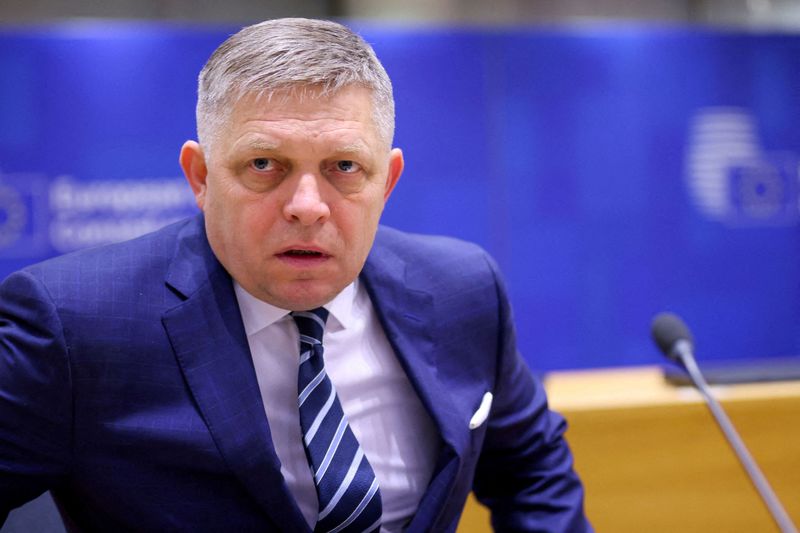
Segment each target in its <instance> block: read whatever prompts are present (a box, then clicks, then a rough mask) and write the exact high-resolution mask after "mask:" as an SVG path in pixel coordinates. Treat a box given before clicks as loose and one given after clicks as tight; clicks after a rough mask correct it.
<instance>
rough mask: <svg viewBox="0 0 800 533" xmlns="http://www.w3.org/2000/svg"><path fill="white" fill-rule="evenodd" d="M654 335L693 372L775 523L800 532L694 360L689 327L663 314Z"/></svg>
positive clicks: (784, 532) (667, 352)
mask: <svg viewBox="0 0 800 533" xmlns="http://www.w3.org/2000/svg"><path fill="white" fill-rule="evenodd" d="M651 333H652V336H653V340H654V341H655V343H656V345H658V347H659V349H660V350H661V351H662V352H663V353H664V355H666V356H667V357H668V358H669V359H671V360H673V361H675V362H677V363H678V364H680V365H682V366H683V367H684V368H685V369H686V371H687V372H688V373H689V376H690V377H691V379H692V381H693V382H694V384H695V386H696V387H697V389H698V391H699V392H700V395H701V396H702V397H703V398H704V399H705V401H706V405H707V406H708V408H709V410H710V411H711V414H712V415H714V419H715V420H716V422H717V425H718V426H719V427H720V429H721V430H722V433H723V434H724V435H725V438H726V439H727V441H728V444H730V445H731V447H732V448H733V451H734V452H736V456H737V457H738V459H739V462H740V463H741V464H742V466H743V467H744V469H745V471H746V472H747V475H748V476H749V477H750V481H752V483H753V485H755V487H756V490H758V494H759V495H760V496H761V499H762V500H763V501H764V503H765V504H766V506H767V509H769V512H770V514H771V515H772V519H773V520H775V523H776V524H777V525H778V528H780V530H781V532H782V533H797V529H796V528H795V526H794V524H793V523H792V520H791V519H790V518H789V515H788V514H787V513H786V510H785V509H784V508H783V506H782V505H781V502H780V500H778V497H777V496H776V495H775V492H774V491H773V490H772V487H770V485H769V482H767V479H766V478H765V477H764V474H762V473H761V470H760V469H759V468H758V465H757V464H756V462H755V461H754V460H753V457H752V456H751V455H750V452H749V451H748V450H747V447H746V446H745V445H744V442H743V441H742V439H741V437H740V436H739V434H738V433H737V431H736V429H735V428H734V427H733V423H732V422H731V421H730V419H729V418H728V415H727V414H726V413H725V411H724V410H723V409H722V406H721V405H720V404H719V402H718V401H717V400H716V398H714V396H713V394H711V389H710V388H709V386H708V383H706V380H705V378H704V377H703V374H702V372H700V368H699V367H698V366H697V362H696V361H695V359H694V339H693V338H692V334H691V332H690V331H689V328H688V327H686V324H684V322H683V320H681V319H680V317H678V315H675V314H673V313H659V314H658V315H656V317H655V318H654V319H653V325H652V327H651Z"/></svg>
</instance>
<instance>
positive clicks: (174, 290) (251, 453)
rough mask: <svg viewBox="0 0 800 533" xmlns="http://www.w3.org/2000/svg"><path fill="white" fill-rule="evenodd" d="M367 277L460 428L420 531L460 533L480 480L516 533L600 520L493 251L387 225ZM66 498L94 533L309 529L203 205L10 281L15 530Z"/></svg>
mask: <svg viewBox="0 0 800 533" xmlns="http://www.w3.org/2000/svg"><path fill="white" fill-rule="evenodd" d="M362 279H363V282H364V284H365V286H366V287H367V290H368V291H369V294H370V296H371V298H372V301H373V303H374V305H375V308H376V310H377V312H378V314H379V316H380V320H381V323H382V324H383V327H384V329H385V332H386V335H387V337H388V339H389V342H390V343H391V345H392V347H393V348H394V351H395V353H396V354H397V357H398V358H399V359H400V361H401V363H402V365H403V368H405V370H406V372H407V373H408V376H409V378H410V380H411V383H412V384H413V385H414V387H415V388H416V390H417V392H418V394H419V396H420V398H421V399H422V402H423V404H424V405H425V406H426V408H427V409H428V410H429V412H430V414H431V416H432V418H433V420H434V422H435V423H436V426H437V427H438V429H439V432H440V436H441V446H440V449H439V450H438V460H437V462H436V467H435V472H434V474H433V478H432V480H431V483H430V485H429V487H428V489H427V492H426V493H425V495H424V497H423V499H422V501H421V504H420V507H419V511H418V512H417V514H416V516H415V518H414V519H413V521H412V522H411V524H410V525H409V528H408V529H409V530H412V531H452V530H454V529H455V527H456V524H457V522H458V518H459V516H460V514H461V510H462V508H463V505H464V501H465V499H466V497H467V494H468V493H469V492H470V490H473V489H474V490H475V492H476V494H477V495H478V497H479V498H480V499H481V500H482V501H483V502H484V503H486V504H487V505H488V506H489V507H490V508H491V509H492V515H493V521H494V525H495V527H496V528H497V529H498V530H505V531H512V530H514V531H554V532H580V531H585V530H587V529H588V528H589V526H588V524H586V522H585V519H584V518H583V511H582V503H583V502H582V500H583V492H582V488H581V485H580V482H579V481H578V479H577V477H576V475H575V473H574V472H573V470H572V458H571V455H570V452H569V449H568V448H567V445H566V443H565V441H564V440H563V438H562V433H563V431H564V429H565V424H564V421H563V419H562V418H561V417H559V416H558V415H556V414H554V413H552V412H550V411H549V410H548V409H547V405H546V401H545V396H544V392H543V390H542V387H541V384H540V383H539V382H538V381H536V380H535V379H533V378H532V376H531V374H530V372H529V371H528V370H527V368H526V367H525V365H524V363H523V362H522V360H521V359H520V357H519V355H518V353H517V351H516V348H515V343H514V329H513V326H512V322H511V316H510V311H509V306H508V301H507V299H506V295H505V291H504V288H503V285H502V283H501V282H500V280H499V277H498V275H497V271H496V268H495V266H494V264H493V262H492V261H491V260H490V259H489V258H488V256H487V255H486V254H485V253H484V252H483V251H481V250H480V249H479V248H477V247H475V246H473V245H469V244H466V243H462V242H459V241H455V240H452V239H445V238H432V237H421V236H412V235H408V234H404V233H400V232H398V231H395V230H391V229H387V228H381V229H380V230H379V232H378V236H377V238H376V242H375V246H374V248H373V250H372V252H371V254H370V256H369V258H368V260H367V263H366V266H365V267H364V270H363V273H362ZM487 391H488V392H492V393H493V394H494V403H493V405H492V409H491V413H490V417H489V419H488V421H487V422H486V423H484V424H482V425H481V426H479V427H478V428H476V429H473V430H470V429H469V427H468V424H469V421H470V418H471V417H472V415H473V413H474V412H475V410H476V409H477V408H478V406H479V404H480V402H481V399H482V397H483V396H484V394H485V393H486V392H487ZM48 489H50V490H51V491H52V493H53V495H54V498H55V500H56V502H57V503H58V505H59V508H60V510H61V512H62V515H63V516H64V518H65V522H66V524H67V527H68V529H71V530H76V531H124V530H147V531H169V530H181V531H193V532H202V531H220V530H225V531H273V530H281V531H307V530H308V527H307V526H306V524H305V522H304V520H303V517H302V515H301V513H300V511H299V509H298V507H297V505H296V504H295V502H294V500H293V498H292V496H291V495H290V494H289V492H288V490H287V487H286V485H285V483H284V481H283V478H282V476H281V474H280V465H279V462H278V458H277V456H276V454H275V452H274V449H273V446H272V439H271V436H270V428H269V425H268V423H267V418H266V415H265V413H264V408H263V405H262V401H261V395H260V393H259V389H258V383H257V381H256V376H255V372H254V369H253V364H252V361H251V357H250V353H249V349H248V344H247V338H246V336H245V332H244V328H243V326H242V321H241V317H240V315H239V309H238V305H237V302H236V297H235V295H234V292H233V287H232V282H231V278H230V276H229V275H228V274H227V272H226V271H225V270H224V269H223V268H222V266H221V265H220V264H219V262H218V261H217V260H216V258H215V257H214V255H213V253H212V252H211V250H210V248H209V246H208V242H207V240H206V237H205V232H204V229H203V218H202V216H198V217H196V218H193V219H190V220H187V221H184V222H181V223H178V224H175V225H172V226H170V227H168V228H165V229H163V230H161V231H159V232H156V233H154V234H151V235H147V236H144V237H142V238H139V239H136V240H134V241H130V242H127V243H122V244H118V245H113V246H109V247H104V248H98V249H93V250H86V251H82V252H79V253H76V254H71V255H67V256H63V257H60V258H57V259H54V260H50V261H47V262H45V263H41V264H39V265H35V266H32V267H30V268H28V269H25V270H23V271H21V272H18V273H15V274H13V275H11V276H10V277H9V278H8V279H6V280H5V282H4V283H3V284H2V286H0V521H2V519H3V518H4V517H5V516H6V515H7V513H8V511H9V510H10V509H12V508H14V507H16V506H18V505H20V504H22V503H24V502H25V501H28V500H30V499H32V498H34V497H35V496H37V495H38V494H40V493H42V492H43V491H45V490H48Z"/></svg>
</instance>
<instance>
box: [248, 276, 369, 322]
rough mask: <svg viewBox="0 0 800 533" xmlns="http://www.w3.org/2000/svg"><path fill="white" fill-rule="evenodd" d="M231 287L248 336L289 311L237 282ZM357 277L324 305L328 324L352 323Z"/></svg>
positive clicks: (357, 287)
mask: <svg viewBox="0 0 800 533" xmlns="http://www.w3.org/2000/svg"><path fill="white" fill-rule="evenodd" d="M233 289H234V291H235V292H236V299H237V300H238V302H239V310H240V311H241V314H242V322H243V323H244V331H245V333H247V335H248V336H250V335H253V334H255V333H258V332H259V331H261V330H262V329H264V328H266V327H267V326H271V325H272V324H274V323H275V322H278V321H279V320H281V319H283V318H284V317H286V316H287V315H288V314H289V313H290V311H289V310H287V309H281V308H280V307H276V306H274V305H272V304H269V303H267V302H265V301H263V300H259V299H258V298H256V297H255V296H253V295H252V294H250V293H249V292H247V291H246V290H245V289H244V288H243V287H242V286H241V285H239V283H238V282H236V281H234V282H233ZM358 290H359V283H358V278H356V280H355V281H354V282H353V283H351V284H350V285H348V286H347V287H345V288H344V289H342V291H341V292H340V293H339V294H337V295H336V297H335V298H334V299H333V300H331V301H330V302H328V303H327V304H325V305H324V307H325V309H327V310H328V313H330V316H329V317H328V325H329V326H334V327H336V326H337V325H338V327H339V328H341V329H347V327H348V326H350V325H352V323H353V305H354V303H355V299H356V295H357V294H358Z"/></svg>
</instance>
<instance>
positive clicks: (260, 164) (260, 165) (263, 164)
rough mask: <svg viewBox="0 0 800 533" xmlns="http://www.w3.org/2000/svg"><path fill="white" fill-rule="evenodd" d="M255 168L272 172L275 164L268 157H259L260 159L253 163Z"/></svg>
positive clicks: (254, 160)
mask: <svg viewBox="0 0 800 533" xmlns="http://www.w3.org/2000/svg"><path fill="white" fill-rule="evenodd" d="M251 164H252V165H253V168H254V169H256V170H270V169H271V168H272V167H274V166H275V164H274V163H273V162H272V159H269V158H266V157H259V158H258V159H253V162H252V163H251Z"/></svg>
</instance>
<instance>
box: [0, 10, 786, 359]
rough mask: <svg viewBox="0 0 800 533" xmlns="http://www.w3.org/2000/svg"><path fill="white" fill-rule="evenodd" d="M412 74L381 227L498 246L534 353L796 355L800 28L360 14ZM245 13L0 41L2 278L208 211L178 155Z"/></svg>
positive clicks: (42, 31)
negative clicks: (220, 22) (667, 325)
mask: <svg viewBox="0 0 800 533" xmlns="http://www.w3.org/2000/svg"><path fill="white" fill-rule="evenodd" d="M355 27H356V29H358V30H359V31H360V32H361V33H362V34H363V35H364V36H365V37H366V38H367V40H368V41H370V42H371V43H372V44H373V46H374V47H375V49H376V51H377V53H378V55H379V57H381V58H382V60H383V61H384V64H385V66H386V68H387V70H388V71H389V74H390V75H391V76H392V78H393V80H394V83H395V95H396V99H397V113H398V119H397V135H396V144H397V145H398V146H400V147H402V148H403V149H404V152H405V156H406V163H407V167H406V172H405V174H404V176H403V178H402V180H401V182H400V185H399V187H398V188H397V190H396V191H395V193H394V195H393V197H392V199H391V201H390V204H389V206H388V207H387V210H386V213H385V216H384V222H385V223H387V224H390V225H393V226H396V227H399V228H402V229H406V230H410V231H416V232H423V233H442V234H449V235H455V236H458V237H462V238H465V239H468V240H472V241H475V242H478V243H480V244H481V245H483V246H484V247H486V248H487V249H488V250H489V251H490V252H491V253H492V254H493V255H494V256H495V257H496V258H497V260H498V261H499V263H500V265H501V267H502V269H503V271H504V273H505V274H506V277H507V281H508V284H509V288H510V290H511V294H512V300H513V304H514V309H515V313H516V317H517V322H518V325H519V329H520V331H519V340H520V346H521V349H522V351H523V353H524V355H525V356H526V358H527V359H528V361H529V362H530V364H531V366H533V367H534V368H537V369H541V370H547V369H553V368H574V367H594V366H609V365H623V364H650V363H655V362H660V358H659V356H658V355H657V354H656V350H655V348H653V347H652V346H651V342H650V340H649V334H648V330H649V322H650V319H651V317H652V315H653V314H655V313H656V312H658V311H660V310H663V309H670V310H673V311H676V312H678V313H680V314H682V315H683V316H684V317H685V318H686V319H687V321H688V322H689V324H690V325H691V326H692V327H693V329H694V330H695V331H696V336H697V340H698V350H699V354H700V356H701V358H703V359H729V358H758V357H769V356H782V355H793V354H798V353H800V320H798V319H799V318H800V304H799V303H798V302H800V299H799V298H798V296H800V294H798V293H799V292H800V247H798V244H799V243H798V237H799V235H798V226H797V224H798V191H797V188H798V187H797V185H798V158H797V154H798V153H799V152H800V127H798V124H800V92H799V91H798V87H800V36H798V35H787V34H755V33H752V32H746V33H745V32H742V33H737V32H720V31H711V30H703V29H696V28H695V29H688V28H679V27H673V28H662V27H630V26H600V27H591V26H590V27H577V28H535V29H511V30H508V29H504V30H500V29H481V28H469V29H465V28H451V27H429V28H425V29H408V28H398V27H383V26H381V27H379V26H364V25H361V26H359V25H355ZM232 31H235V28H203V27H188V26H186V27H181V26H166V25H155V24H146V25H138V24H137V25H132V24H116V25H109V24H108V23H104V24H102V25H99V24H80V25H70V26H54V27H41V28H25V29H19V30H10V29H6V30H4V31H3V32H1V33H0V73H2V74H0V277H2V276H4V275H6V274H7V273H9V272H10V271H12V270H14V269H16V268H19V267H21V266H23V265H25V264H29V263H31V262H33V261H36V260H39V259H41V258H44V257H48V256H51V255H54V254H56V253H61V252H63V251H68V250H70V249H73V248H76V247H80V246H85V245H90V244H94V243H96V242H101V241H103V240H108V239H115V238H121V237H124V236H127V235H129V234H130V235H132V234H135V233H137V232H140V231H144V230H146V229H148V228H151V227H156V226H158V225H160V224H163V223H165V222H167V221H169V220H172V219H175V218H177V217H180V216H183V215H184V214H186V213H188V212H192V211H193V209H194V207H193V202H192V199H191V196H190V195H189V193H188V187H185V186H184V185H183V184H182V183H181V178H180V171H179V168H178V166H177V153H178V149H179V147H180V145H181V144H182V142H183V141H184V140H185V139H187V138H192V137H194V102H195V96H194V94H195V79H196V75H197V72H198V71H199V69H200V67H201V66H202V64H203V63H204V61H205V60H206V58H207V57H208V56H209V54H210V53H211V52H212V50H213V49H214V48H215V47H216V46H217V45H218V44H219V43H220V42H221V41H222V40H223V39H224V38H225V37H226V36H227V35H228V34H229V33H231V32H232Z"/></svg>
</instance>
